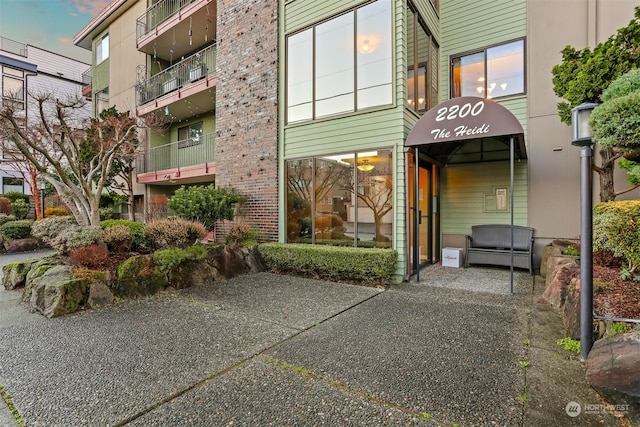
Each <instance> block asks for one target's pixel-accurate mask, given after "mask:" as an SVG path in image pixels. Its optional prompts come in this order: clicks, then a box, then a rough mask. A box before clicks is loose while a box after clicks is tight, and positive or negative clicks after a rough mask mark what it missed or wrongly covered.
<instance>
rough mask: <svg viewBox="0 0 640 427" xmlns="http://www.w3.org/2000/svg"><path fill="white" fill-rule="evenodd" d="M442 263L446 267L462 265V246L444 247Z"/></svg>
mask: <svg viewBox="0 0 640 427" xmlns="http://www.w3.org/2000/svg"><path fill="white" fill-rule="evenodd" d="M442 265H443V266H444V267H455V268H460V267H462V248H443V249H442Z"/></svg>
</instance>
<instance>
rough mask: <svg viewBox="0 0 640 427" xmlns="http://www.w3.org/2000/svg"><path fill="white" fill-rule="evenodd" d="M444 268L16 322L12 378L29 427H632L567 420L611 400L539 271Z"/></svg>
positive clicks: (263, 279)
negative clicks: (604, 398) (375, 280)
mask: <svg viewBox="0 0 640 427" xmlns="http://www.w3.org/2000/svg"><path fill="white" fill-rule="evenodd" d="M440 269H441V270H442V269H443V268H442V267H440ZM456 270H458V269H456ZM438 272H439V271H438V267H434V269H433V270H432V271H429V270H425V271H424V272H423V274H421V278H422V280H421V282H420V283H415V282H412V283H408V284H403V285H399V286H396V287H394V288H392V289H390V290H386V291H383V290H379V289H374V288H366V287H360V286H351V285H345V284H336V283H330V282H322V281H315V280H309V279H301V278H293V277H289V276H279V275H274V274H269V273H260V274H255V275H246V276H241V277H238V278H235V279H232V280H229V281H225V282H220V283H218V284H217V285H216V286H211V287H198V288H190V289H187V290H184V291H178V292H175V293H165V294H160V295H156V296H154V297H150V298H143V299H139V300H133V301H126V302H122V303H118V304H115V305H113V306H110V307H107V308H105V309H102V310H97V311H91V310H90V311H86V312H82V313H77V314H75V315H72V316H67V317H64V318H57V319H49V320H28V321H26V322H24V323H22V324H5V323H4V322H3V323H0V384H2V385H4V386H5V387H6V390H7V391H8V392H9V393H10V394H11V395H12V397H13V402H14V404H15V407H16V408H17V410H18V411H19V412H20V414H21V415H22V417H23V418H24V419H25V420H26V421H27V423H28V425H29V427H37V426H47V427H52V426H70V425H73V426H81V425H86V426H107V425H109V426H124V425H127V426H183V425H189V426H215V425H230V424H234V425H251V426H254V425H273V426H282V425H291V426H293V425H296V426H298V425H389V426H392V425H393V426H395V425H427V426H429V425H431V426H436V425H439V426H446V425H449V426H451V425H454V424H459V425H460V426H472V425H473V426H485V425H500V426H527V427H528V426H590V425H593V426H596V425H597V426H602V425H604V426H616V425H618V420H617V419H616V418H615V417H613V416H611V415H610V414H607V413H604V414H581V415H579V416H578V417H575V418H571V417H569V416H568V415H567V413H566V411H565V407H566V405H567V403H569V402H570V401H575V402H578V403H580V404H581V405H584V404H588V403H601V401H600V400H599V398H598V396H597V395H596V394H595V393H594V392H593V391H592V390H591V389H590V388H589V387H588V385H587V384H586V382H585V381H584V379H583V370H582V367H581V365H580V364H579V363H578V362H576V361H574V360H568V359H567V358H566V357H565V354H564V352H563V350H561V349H560V347H558V346H557V345H556V344H555V341H556V340H557V339H558V338H560V337H562V332H561V329H562V326H561V321H560V318H559V315H558V314H557V313H556V312H554V311H553V310H551V309H550V308H549V307H547V306H544V305H540V304H538V302H537V300H538V296H539V294H540V293H541V291H542V290H541V289H540V286H538V285H536V287H535V289H533V286H532V278H531V276H529V275H527V274H526V273H521V272H517V273H516V279H517V286H516V294H515V295H509V294H508V291H507V292H506V294H504V292H503V289H504V287H503V284H502V281H504V280H506V282H505V283H506V284H507V289H508V283H509V282H508V276H509V271H508V270H486V271H485V270H484V269H466V270H462V269H459V270H458V271H456V272H455V275H456V276H455V277H454V276H452V274H454V272H452V271H451V270H442V271H440V273H441V274H440V281H439V280H437V277H438ZM463 276H464V277H463ZM465 277H466V279H465ZM465 280H466V282H465ZM465 283H466V284H465ZM483 283H485V284H488V285H490V287H491V288H490V289H487V288H484V289H483V290H484V291H486V290H490V291H491V292H492V293H489V292H479V291H478V290H466V289H453V288H452V287H451V286H454V287H466V286H469V289H473V288H474V287H475V288H477V287H480V288H482V286H483V285H482V284H483ZM447 284H449V285H447ZM456 284H457V285H456ZM467 284H468V285H467ZM5 292H9V291H0V300H2V299H3V298H4V297H3V296H2V294H3V293H5ZM30 319H31V318H30ZM521 362H522V363H521ZM527 362H528V363H527ZM527 364H528V367H523V365H527ZM0 405H3V404H2V403H0ZM0 420H2V418H0ZM14 425H15V423H14Z"/></svg>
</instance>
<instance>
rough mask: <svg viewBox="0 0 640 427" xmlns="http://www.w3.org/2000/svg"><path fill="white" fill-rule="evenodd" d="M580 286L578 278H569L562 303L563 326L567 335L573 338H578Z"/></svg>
mask: <svg viewBox="0 0 640 427" xmlns="http://www.w3.org/2000/svg"><path fill="white" fill-rule="evenodd" d="M580 286H581V284H580V279H578V278H576V277H574V278H573V279H571V282H570V283H569V286H567V298H566V300H565V303H564V317H563V322H564V328H565V330H566V331H567V336H568V337H570V338H573V339H574V340H579V339H580Z"/></svg>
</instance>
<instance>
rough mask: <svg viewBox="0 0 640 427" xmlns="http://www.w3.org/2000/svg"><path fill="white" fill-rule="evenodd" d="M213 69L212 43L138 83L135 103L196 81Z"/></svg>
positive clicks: (214, 51) (214, 59) (138, 103)
mask: <svg viewBox="0 0 640 427" xmlns="http://www.w3.org/2000/svg"><path fill="white" fill-rule="evenodd" d="M215 69H216V45H215V44H213V45H211V46H209V47H206V48H204V49H202V50H201V51H199V52H197V53H195V54H194V55H191V56H190V57H188V58H185V59H184V60H182V61H180V62H178V63H177V64H174V65H172V66H171V67H169V68H167V69H166V70H163V71H161V72H159V73H158V74H156V75H154V76H151V77H149V78H148V79H146V80H144V81H143V82H141V83H139V84H138V85H137V87H136V91H137V97H136V98H137V105H142V104H145V103H147V102H149V101H153V100H154V99H156V98H157V97H159V96H162V95H164V94H166V93H169V92H172V91H174V90H176V89H178V88H181V87H183V86H185V85H187V84H190V83H192V82H195V81H198V80H200V79H202V78H204V77H206V76H208V75H209V74H213V72H214V71H215Z"/></svg>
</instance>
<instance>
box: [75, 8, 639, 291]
mask: <svg viewBox="0 0 640 427" xmlns="http://www.w3.org/2000/svg"><path fill="white" fill-rule="evenodd" d="M634 6H636V4H635V2H634V1H632V0H618V1H616V2H605V1H603V0H571V1H566V2H557V1H552V0H493V1H491V2H485V1H472V0H469V1H454V0H368V1H362V0H330V1H322V2H320V1H316V0H286V1H279V2H276V1H275V0H263V1H260V0H254V1H240V0H218V1H214V0H191V1H189V0H160V1H144V0H114V1H113V2H112V3H111V4H110V5H109V6H107V8H105V10H104V11H103V12H102V13H101V14H99V15H98V16H97V17H96V18H95V19H94V20H92V21H91V22H90V23H89V24H88V25H87V26H86V27H85V28H84V29H83V30H82V31H81V32H80V33H79V34H78V35H77V36H76V38H75V43H76V44H78V45H80V46H83V47H85V48H88V49H92V51H93V53H94V68H93V83H92V90H91V93H92V96H93V99H94V106H95V107H96V108H97V110H99V109H100V108H101V107H100V105H102V104H101V103H104V105H105V106H106V105H116V107H118V109H119V110H124V109H131V110H132V111H133V110H135V111H136V114H138V115H139V116H145V115H148V114H153V115H155V116H157V117H159V118H162V119H164V120H165V121H166V123H167V124H168V130H167V131H166V132H163V133H158V132H154V131H150V132H148V134H147V135H146V141H147V142H146V152H145V155H144V161H142V162H141V163H140V165H139V170H138V175H137V177H138V183H139V184H140V189H139V194H140V197H141V199H143V200H144V204H145V206H147V209H148V210H149V209H151V208H152V207H154V206H156V205H158V206H162V203H163V201H164V200H166V197H168V196H170V195H171V193H172V192H173V191H174V190H175V189H176V188H177V187H178V186H180V185H183V184H184V185H189V184H203V183H215V185H218V186H232V187H235V188H238V189H239V190H240V191H241V192H242V193H243V194H245V196H247V198H248V203H247V206H246V209H245V215H246V216H245V218H244V220H246V221H247V222H249V223H250V224H252V225H253V226H254V228H256V229H257V230H259V231H260V232H261V233H262V235H263V238H265V239H267V240H279V241H281V242H299V243H308V244H329V245H347V246H355V247H381V248H389V247H390V248H394V249H396V250H397V251H398V254H399V258H398V261H399V262H398V266H397V271H396V279H397V280H398V281H400V280H403V279H406V278H408V277H410V276H411V275H412V274H414V273H416V272H417V271H418V270H419V269H420V268H421V267H422V266H425V265H428V264H431V263H434V262H437V261H439V260H440V256H441V251H442V249H443V248H444V247H464V241H465V237H464V236H465V235H466V234H469V232H470V230H471V226H472V225H474V224H485V223H488V224H491V223H507V224H508V223H510V222H511V221H513V223H514V224H517V225H528V226H531V227H533V228H534V229H535V234H534V237H535V240H536V255H535V257H536V260H537V261H538V262H539V259H538V257H539V253H540V250H541V248H542V246H544V245H545V244H547V243H548V242H549V241H550V240H552V239H554V238H576V237H577V236H578V233H579V222H578V221H577V220H576V218H579V193H580V192H579V181H580V179H579V164H580V159H579V153H578V150H576V149H574V148H572V147H571V145H570V129H569V127H568V126H566V125H564V124H562V123H561V122H560V120H559V118H558V116H557V114H556V104H557V102H558V101H559V100H558V99H557V98H556V96H555V95H554V93H553V87H552V80H551V67H552V66H553V65H554V64H557V63H559V62H560V61H561V54H560V51H561V50H562V48H564V47H565V46H566V45H572V46H575V47H578V48H581V47H586V46H591V47H593V46H595V45H596V44H597V43H599V42H601V41H604V40H606V39H607V38H608V37H609V36H610V35H611V34H613V33H615V31H616V29H617V28H619V27H622V26H625V25H627V24H628V22H629V21H630V20H631V19H632V17H633V8H634ZM107 96H108V97H107ZM106 99H108V101H105V100H106ZM489 111H499V114H497V115H496V116H492V117H491V118H490V119H491V120H493V122H491V125H490V126H488V125H487V127H483V125H482V124H475V125H472V122H470V121H466V122H465V121H463V125H462V127H460V128H459V129H458V130H454V132H450V131H448V130H447V129H446V128H445V127H438V126H439V125H438V126H435V125H434V124H432V123H429V120H434V121H435V123H436V124H437V123H441V122H442V121H443V120H444V121H446V120H449V119H450V118H451V119H453V118H456V119H469V118H471V117H482V115H483V114H484V113H488V112H489ZM481 113H483V114H481ZM507 122H508V123H510V124H512V125H514V127H512V128H510V129H511V130H509V131H506V130H504V128H503V133H497V134H494V133H492V132H493V130H495V129H500V127H501V124H504V123H507ZM441 124H442V123H441ZM485 124H486V123H485ZM489 127H490V128H491V129H492V131H491V132H490V131H489V130H488V129H489ZM505 132H506V133H505ZM456 133H458V134H459V136H456ZM445 135H449V136H445ZM427 137H431V139H432V140H429V139H428V138H427ZM512 146H513V155H511V147H512ZM512 159H513V160H512ZM512 171H513V172H512ZM618 178H619V179H620V180H621V181H624V176H623V175H619V177H618ZM596 187H597V185H596ZM597 191H598V189H597V188H594V193H595V194H597ZM639 196H640V194H639V192H638V191H635V192H632V193H629V194H627V195H625V197H628V198H638V197H639Z"/></svg>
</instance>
